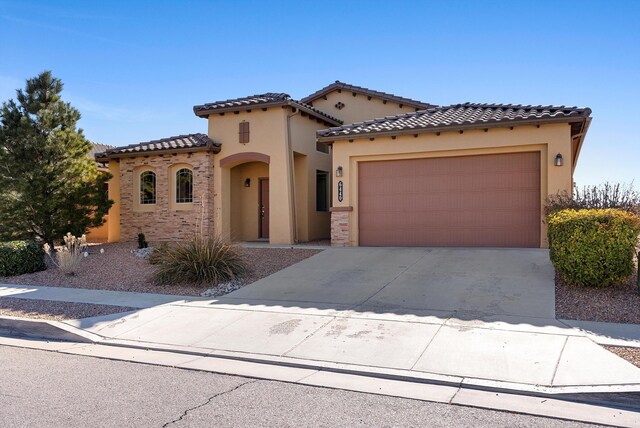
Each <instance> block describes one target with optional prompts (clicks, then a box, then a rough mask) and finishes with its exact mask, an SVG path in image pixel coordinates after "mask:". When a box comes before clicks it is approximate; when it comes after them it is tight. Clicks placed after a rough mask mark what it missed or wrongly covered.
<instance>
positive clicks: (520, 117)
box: [316, 103, 591, 139]
mask: <svg viewBox="0 0 640 428" xmlns="http://www.w3.org/2000/svg"><path fill="white" fill-rule="evenodd" d="M590 114H591V109H589V108H578V107H565V106H532V105H520V104H517V105H515V104H474V103H465V104H455V105H451V106H445V107H435V108H430V109H427V110H422V111H417V112H415V113H407V114H401V115H397V116H387V117H383V118H380V119H373V120H368V121H365V122H357V123H352V124H349V125H344V126H339V127H334V128H329V129H323V130H320V131H318V132H317V133H316V134H317V136H318V138H321V139H327V138H329V137H341V136H358V135H374V134H381V133H389V134H393V133H411V132H414V131H423V132H424V131H438V130H458V129H459V130H462V129H468V128H490V127H496V126H510V125H511V124H518V123H529V122H533V123H547V122H582V121H584V120H585V119H587V118H588V117H589V115H590Z"/></svg>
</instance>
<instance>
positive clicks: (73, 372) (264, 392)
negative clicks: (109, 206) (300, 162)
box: [0, 346, 592, 428]
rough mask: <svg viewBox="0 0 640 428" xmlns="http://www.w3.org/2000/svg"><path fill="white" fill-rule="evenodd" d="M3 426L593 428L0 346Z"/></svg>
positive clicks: (410, 401) (468, 409) (382, 397)
mask: <svg viewBox="0 0 640 428" xmlns="http://www.w3.org/2000/svg"><path fill="white" fill-rule="evenodd" d="M0 426H3V427H11V428H14V427H16V428H17V427H65V428H67V427H119V428H120V427H166V426H171V427H187V426H188V427H226V426H252V427H276V426H277V427H324V426H326V427H329V426H330V427H335V426H349V427H358V426H360V427H392V426H396V427H409V426H416V427H417V426H420V427H425V426H428V427H569V426H571V427H586V426H592V425H585V424H579V423H574V422H568V421H561V420H555V419H548V418H541V417H534V416H527V415H519V414H512V413H505V412H498V411H492V410H483V409H475V408H471V407H462V406H454V405H447V404H439V403H428V402H422V401H416V400H408V399H402V398H395V397H385V396H379V395H371V394H362V393H356V392H350V391H341V390H333V389H326V388H314V387H308V386H301V385H293V384H288V383H282V382H273V381H263V380H254V379H247V378H242V377H235V376H224V375H217V374H212V373H205V372H197V371H189V370H183V369H176V368H170V367H159V366H151V365H146V364H136V363H129V362H122V361H110V360H104V359H98V358H92V357H82V356H74V355H64V354H58V353H53V352H46V351H37V350H27V349H21V348H13V347H5V346H0Z"/></svg>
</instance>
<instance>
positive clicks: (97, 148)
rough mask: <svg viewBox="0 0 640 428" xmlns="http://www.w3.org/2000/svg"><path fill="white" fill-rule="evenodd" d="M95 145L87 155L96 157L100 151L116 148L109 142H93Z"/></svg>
mask: <svg viewBox="0 0 640 428" xmlns="http://www.w3.org/2000/svg"><path fill="white" fill-rule="evenodd" d="M91 144H92V145H93V147H92V148H91V150H90V151H89V153H87V156H89V157H90V158H91V159H93V158H95V156H96V154H98V153H102V152H106V151H107V150H109V149H115V148H116V147H115V146H110V145H108V144H100V143H93V142H92V143H91Z"/></svg>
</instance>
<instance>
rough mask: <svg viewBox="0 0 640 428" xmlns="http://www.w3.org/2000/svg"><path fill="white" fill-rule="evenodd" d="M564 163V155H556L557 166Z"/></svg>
mask: <svg viewBox="0 0 640 428" xmlns="http://www.w3.org/2000/svg"><path fill="white" fill-rule="evenodd" d="M563 163H564V161H563V159H562V155H561V154H560V153H558V154H557V155H556V162H555V165H556V166H562V164H563Z"/></svg>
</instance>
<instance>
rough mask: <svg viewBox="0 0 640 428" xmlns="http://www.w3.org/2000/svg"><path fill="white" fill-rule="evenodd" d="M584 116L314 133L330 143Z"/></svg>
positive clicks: (544, 122)
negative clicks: (348, 132)
mask: <svg viewBox="0 0 640 428" xmlns="http://www.w3.org/2000/svg"><path fill="white" fill-rule="evenodd" d="M585 119H587V118H585V117H584V116H575V117H563V118H559V119H535V120H518V121H510V122H493V123H478V124H475V123H474V124H468V125H447V126H434V127H426V128H412V129H402V130H392V131H381V132H366V133H361V134H343V135H331V136H318V135H317V133H316V140H317V141H318V142H319V143H327V144H331V143H333V142H334V141H338V140H361V139H367V138H377V137H389V136H395V135H397V136H400V135H414V134H428V133H434V132H446V131H466V130H475V129H489V128H510V127H513V126H520V125H548V124H551V123H573V122H580V121H584V120H585Z"/></svg>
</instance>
